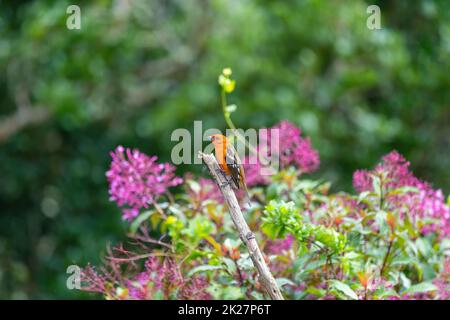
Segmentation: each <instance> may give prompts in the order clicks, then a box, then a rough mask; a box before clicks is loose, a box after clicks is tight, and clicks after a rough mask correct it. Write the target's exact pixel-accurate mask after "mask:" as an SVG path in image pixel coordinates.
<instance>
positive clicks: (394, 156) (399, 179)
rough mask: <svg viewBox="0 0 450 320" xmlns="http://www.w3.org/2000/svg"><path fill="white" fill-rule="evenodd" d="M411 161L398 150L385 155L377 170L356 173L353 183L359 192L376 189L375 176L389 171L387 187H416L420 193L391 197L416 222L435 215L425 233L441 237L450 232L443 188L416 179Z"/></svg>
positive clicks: (424, 228) (393, 204) (392, 201)
mask: <svg viewBox="0 0 450 320" xmlns="http://www.w3.org/2000/svg"><path fill="white" fill-rule="evenodd" d="M409 166H410V163H409V162H408V161H406V160H405V158H404V157H403V156H402V155H401V154H399V153H398V152H397V151H392V152H391V153H389V154H387V155H386V156H384V157H383V158H382V162H381V163H380V164H378V165H377V166H376V167H375V169H374V170H371V171H368V170H358V171H356V172H355V173H354V174H353V186H354V188H355V189H356V190H357V191H358V192H363V191H372V190H373V187H372V177H371V175H374V174H379V173H381V172H386V173H387V181H386V182H385V188H386V189H387V190H392V189H396V188H400V187H414V188H416V189H417V190H418V192H407V193H405V194H401V195H391V196H389V197H388V200H389V203H390V204H391V206H392V207H393V208H395V209H399V210H400V213H401V214H402V215H403V216H404V215H406V214H408V215H410V217H411V218H412V220H413V221H415V220H416V219H418V218H434V219H435V220H436V223H432V224H427V225H424V226H423V227H422V229H421V231H422V233H424V234H426V233H429V232H436V233H438V234H440V235H441V236H449V235H450V207H449V206H447V205H446V204H445V199H444V196H443V194H442V191H441V190H434V189H433V188H432V187H431V186H430V185H429V184H428V183H427V182H424V181H421V180H420V179H418V178H416V177H415V176H414V175H413V173H412V172H410V171H409Z"/></svg>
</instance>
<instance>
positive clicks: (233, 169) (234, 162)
mask: <svg viewBox="0 0 450 320" xmlns="http://www.w3.org/2000/svg"><path fill="white" fill-rule="evenodd" d="M225 161H226V163H227V166H228V168H229V170H230V173H231V181H232V186H233V188H234V189H239V187H240V180H241V164H242V162H241V159H239V156H238V154H237V152H236V150H235V149H234V147H233V146H232V145H231V144H228V145H227V151H226V157H225Z"/></svg>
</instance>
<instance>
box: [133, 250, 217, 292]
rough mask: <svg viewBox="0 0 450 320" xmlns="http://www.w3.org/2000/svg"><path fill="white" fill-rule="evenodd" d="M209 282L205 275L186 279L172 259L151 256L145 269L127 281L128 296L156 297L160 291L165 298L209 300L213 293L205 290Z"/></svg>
mask: <svg viewBox="0 0 450 320" xmlns="http://www.w3.org/2000/svg"><path fill="white" fill-rule="evenodd" d="M207 287H208V282H207V281H206V279H205V278H203V277H195V276H194V277H193V278H190V279H184V278H183V276H182V275H181V272H180V270H179V268H178V266H177V264H176V263H175V262H174V261H173V260H171V259H165V260H164V262H162V263H161V262H160V260H159V259H158V258H157V257H150V258H149V259H148V260H147V261H146V262H145V270H144V271H143V272H141V273H139V274H138V275H136V276H135V278H134V279H133V280H131V281H130V280H128V281H127V288H128V298H129V299H133V300H150V299H154V298H155V297H154V296H155V294H156V293H157V292H159V293H160V294H161V295H162V296H161V297H160V298H164V299H169V298H173V299H182V300H188V299H189V300H208V299H211V295H210V294H209V293H207V292H206V291H205V289H206V288H207Z"/></svg>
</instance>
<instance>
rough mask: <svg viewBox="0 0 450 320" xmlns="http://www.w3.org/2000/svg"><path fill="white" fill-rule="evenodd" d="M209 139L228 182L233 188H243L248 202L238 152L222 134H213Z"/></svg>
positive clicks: (242, 168)
mask: <svg viewBox="0 0 450 320" xmlns="http://www.w3.org/2000/svg"><path fill="white" fill-rule="evenodd" d="M210 139H211V142H212V144H213V145H214V151H215V154H216V159H217V162H218V163H219V166H220V168H221V169H222V173H223V174H225V177H226V178H227V181H228V183H229V184H230V185H231V187H232V188H233V189H235V190H238V189H244V190H245V194H246V196H247V200H248V202H249V203H250V197H249V195H248V190H247V184H246V183H245V173H244V167H243V165H242V161H241V159H240V158H239V156H238V153H237V152H236V150H235V149H234V147H233V145H232V144H231V143H229V142H228V140H227V137H225V136H224V135H221V134H213V135H211V136H210Z"/></svg>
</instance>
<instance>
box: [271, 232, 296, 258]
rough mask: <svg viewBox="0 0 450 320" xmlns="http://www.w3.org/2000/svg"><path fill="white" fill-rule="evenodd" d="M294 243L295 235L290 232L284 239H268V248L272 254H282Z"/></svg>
mask: <svg viewBox="0 0 450 320" xmlns="http://www.w3.org/2000/svg"><path fill="white" fill-rule="evenodd" d="M293 243H294V236H293V235H291V234H288V235H287V236H286V237H285V238H284V239H275V240H268V241H267V245H266V249H267V252H268V253H270V254H282V253H283V252H284V251H287V250H289V249H290V248H291V247H292V244H293Z"/></svg>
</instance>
